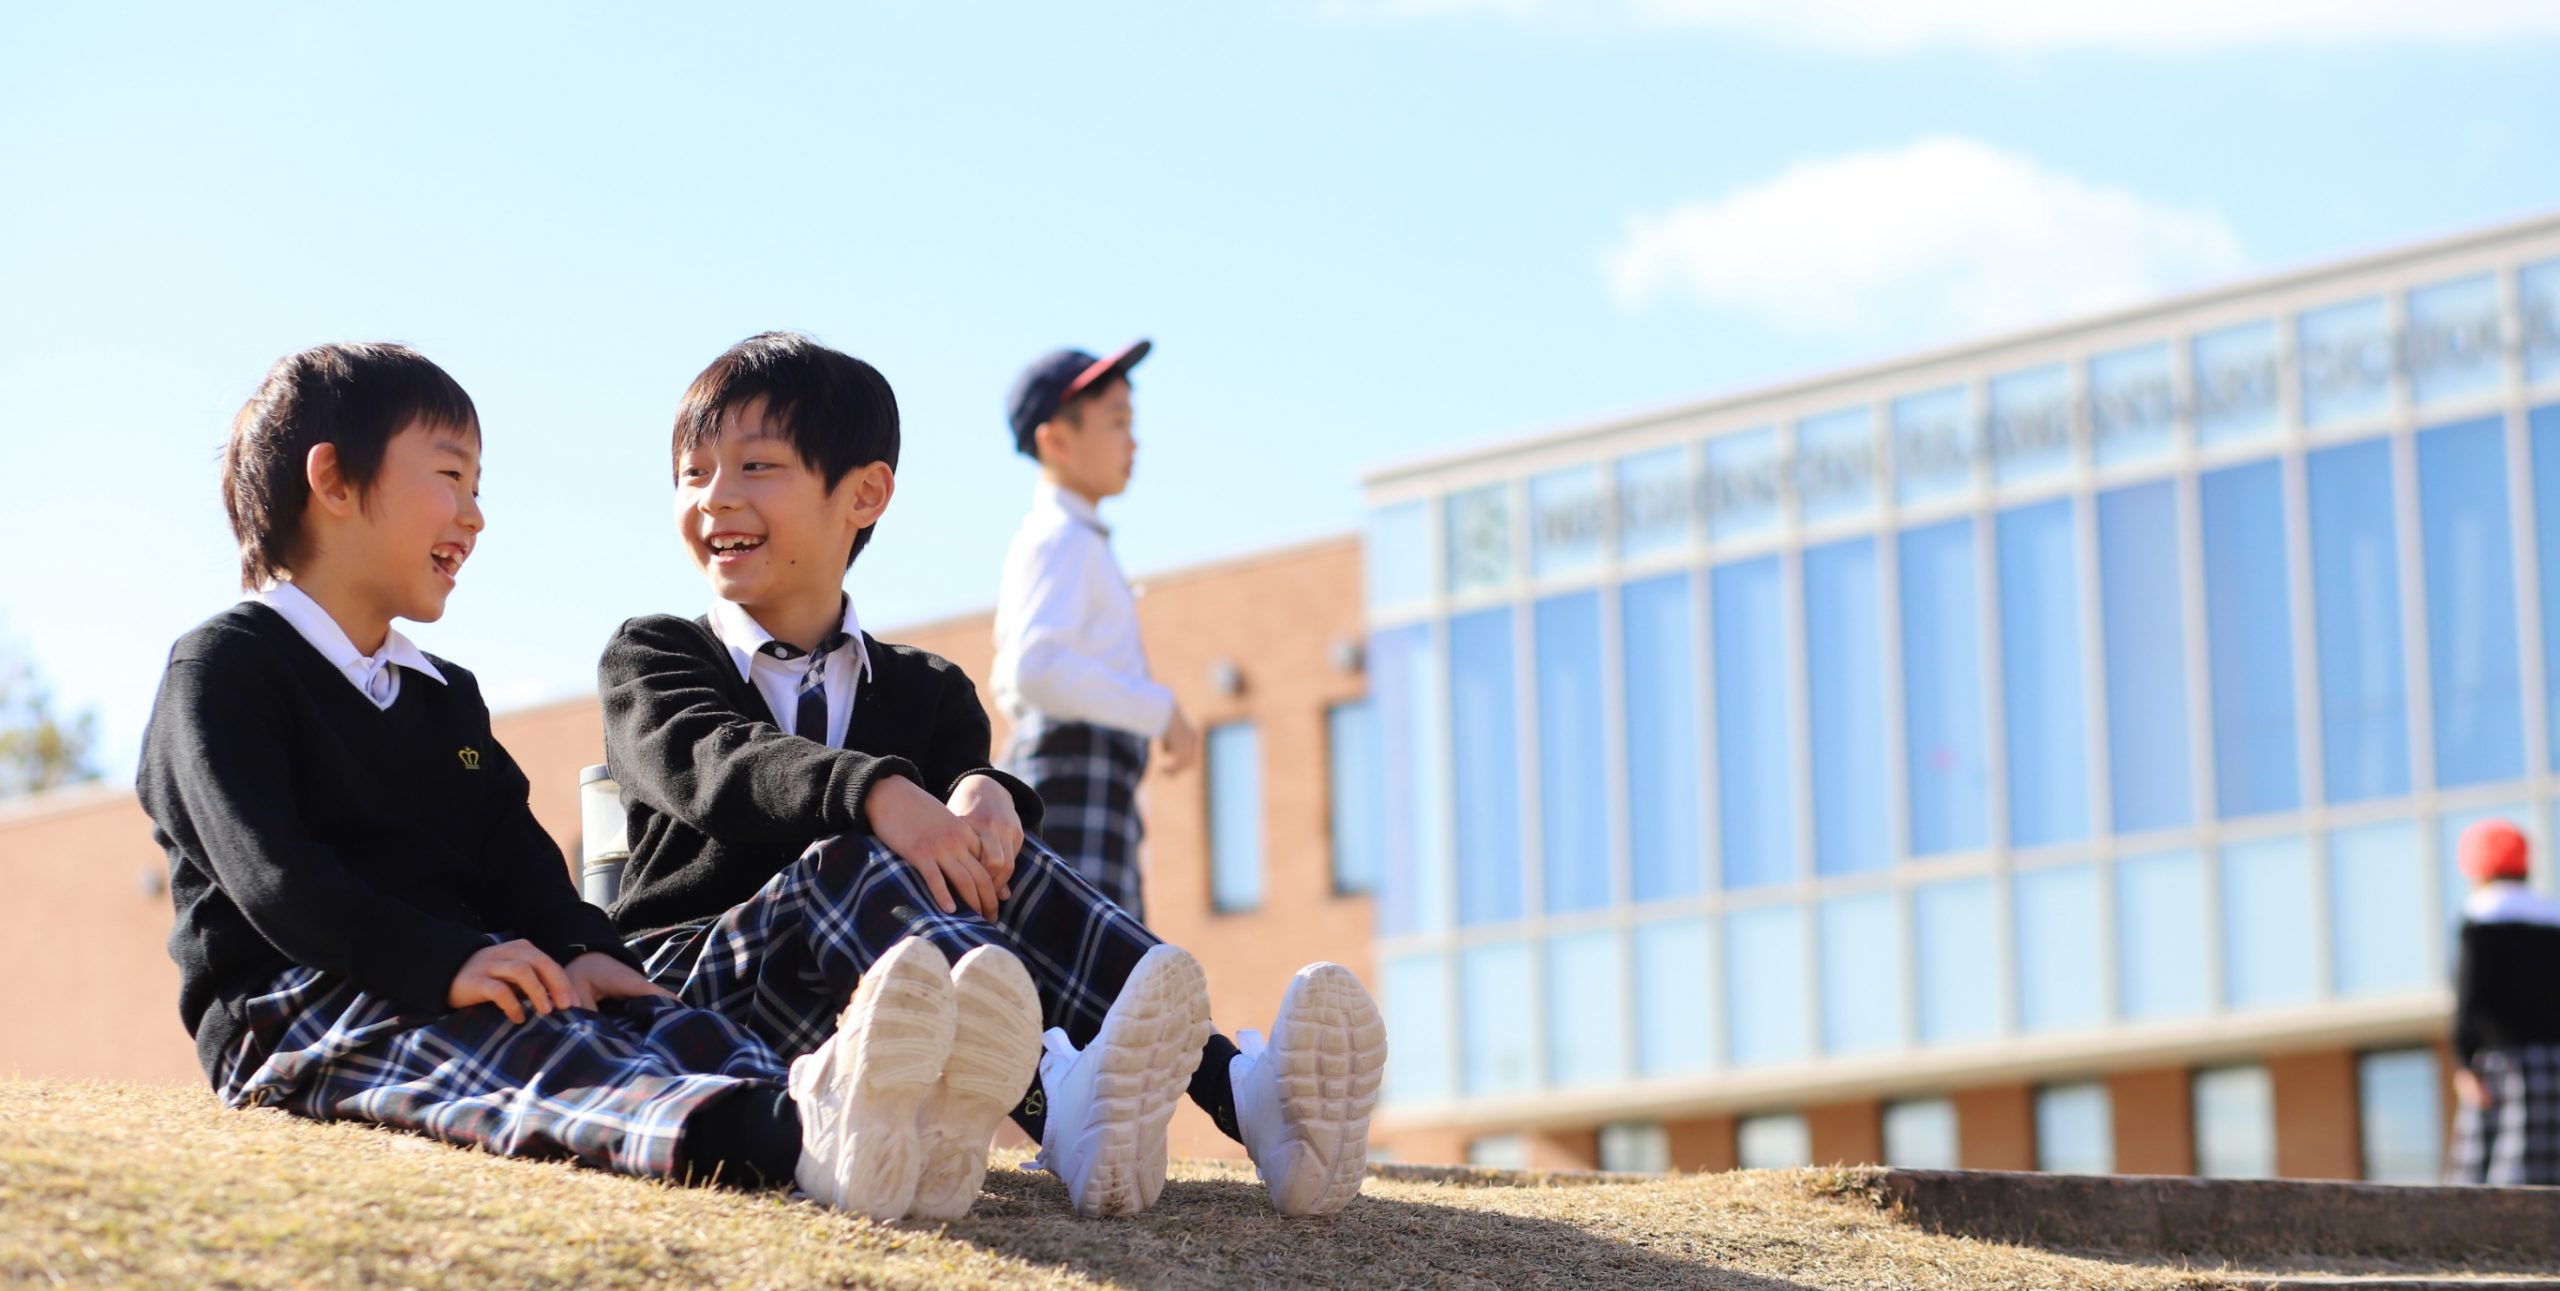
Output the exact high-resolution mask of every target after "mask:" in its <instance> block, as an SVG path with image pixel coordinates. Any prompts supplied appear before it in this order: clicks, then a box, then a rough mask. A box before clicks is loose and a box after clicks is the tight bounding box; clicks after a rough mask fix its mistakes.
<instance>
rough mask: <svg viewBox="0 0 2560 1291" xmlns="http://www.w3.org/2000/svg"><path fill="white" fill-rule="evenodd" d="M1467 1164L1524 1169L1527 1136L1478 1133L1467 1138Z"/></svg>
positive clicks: (1527, 1152)
mask: <svg viewBox="0 0 2560 1291" xmlns="http://www.w3.org/2000/svg"><path fill="white" fill-rule="evenodd" d="M1467 1164H1468V1165H1471V1166H1475V1167H1477V1168H1479V1169H1484V1170H1526V1169H1528V1168H1529V1136H1528V1135H1526V1134H1480V1135H1478V1136H1476V1137H1475V1138H1472V1139H1469V1140H1467Z"/></svg>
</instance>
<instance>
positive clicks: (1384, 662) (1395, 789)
mask: <svg viewBox="0 0 2560 1291" xmlns="http://www.w3.org/2000/svg"><path fill="white" fill-rule="evenodd" d="M1441 687H1442V672H1441V666H1440V657H1439V654H1438V652H1437V651H1436V650H1435V649H1433V645H1432V639H1431V626H1430V625H1429V624H1423V623H1417V624H1414V625H1412V626H1410V627H1402V628H1392V629H1389V630H1387V631H1384V632H1380V633H1378V634H1376V635H1374V636H1372V637H1370V638H1369V698H1370V702H1372V703H1374V704H1376V705H1377V723H1378V758H1379V762H1378V798H1379V817H1380V820H1381V823H1382V824H1383V825H1384V827H1385V830H1386V832H1385V835H1384V838H1385V849H1384V850H1385V855H1386V872H1385V874H1384V875H1383V876H1382V880H1381V884H1380V889H1379V892H1378V931H1379V932H1381V933H1384V934H1388V935H1393V934H1397V933H1408V932H1436V931H1439V930H1441V929H1445V928H1447V927H1448V926H1449V914H1450V905H1449V895H1450V859H1451V858H1450V854H1449V826H1448V802H1449V738H1448V734H1447V731H1448V723H1447V718H1446V716H1445V713H1446V711H1447V699H1446V697H1445V695H1444V694H1443V692H1442V689H1441Z"/></svg>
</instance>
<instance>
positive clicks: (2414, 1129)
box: [2356, 1049, 2444, 1184]
mask: <svg viewBox="0 0 2560 1291" xmlns="http://www.w3.org/2000/svg"><path fill="white" fill-rule="evenodd" d="M2443 1098H2444V1072H2443V1069H2442V1068H2441V1067H2439V1066H2438V1065H2437V1062H2436V1054H2435V1050H2433V1049H2388V1050H2384V1051H2382V1052H2380V1053H2367V1054H2359V1055H2357V1057H2356V1110H2357V1115H2356V1127H2357V1137H2358V1138H2359V1139H2361V1140H2362V1142H2361V1144H2360V1146H2361V1147H2362V1149H2363V1152H2362V1156H2363V1158H2364V1177H2365V1181H2366V1182H2367V1183H2424V1184H2432V1183H2435V1182H2437V1181H2438V1179H2439V1171H2440V1170H2441V1168H2442V1162H2443V1161H2444V1111H2443Z"/></svg>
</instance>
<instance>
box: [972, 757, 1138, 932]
mask: <svg viewBox="0 0 2560 1291" xmlns="http://www.w3.org/2000/svg"><path fill="white" fill-rule="evenodd" d="M998 765H1000V766H1002V767H1003V768H1004V769H1005V770H1007V771H1010V772H1012V773H1013V774H1014V775H1015V776H1017V777H1020V778H1021V780H1022V782H1023V783H1025V784H1028V785H1030V786H1031V788H1032V791H1033V792H1035V793H1037V794H1039V795H1040V806H1041V820H1040V836H1041V838H1042V839H1043V840H1045V841H1046V842H1047V843H1048V845H1049V846H1050V847H1051V848H1052V849H1054V850H1055V851H1056V852H1057V854H1058V855H1060V856H1063V857H1065V858H1066V859H1067V863H1068V864H1070V865H1072V866H1074V867H1075V870H1076V873H1078V874H1081V875H1083V876H1084V877H1085V879H1086V881H1087V882H1090V883H1091V884H1093V886H1094V887H1095V888H1097V889H1100V890H1101V892H1102V894H1103V895H1105V896H1107V897H1110V898H1111V899H1112V901H1113V902H1115V903H1116V904H1118V905H1119V907H1120V908H1121V909H1123V910H1126V911H1128V912H1129V913H1130V914H1131V915H1133V916H1135V917H1136V918H1137V919H1138V920H1139V921H1141V922H1144V921H1145V919H1146V917H1147V907H1146V896H1145V893H1144V891H1143V890H1142V884H1141V879H1140V875H1139V872H1138V844H1139V843H1140V842H1142V841H1144V839H1145V838H1146V827H1145V826H1144V825H1143V824H1142V823H1141V822H1140V821H1139V819H1138V781H1140V780H1141V779H1143V778H1145V776H1146V774H1147V739H1146V737H1145V736H1143V735H1139V734H1137V733H1135V732H1133V731H1121V730H1114V729H1112V728H1110V727H1108V726H1096V725H1094V724H1092V723H1091V722H1055V723H1051V722H1042V721H1038V720H1036V719H1035V720H1032V721H1027V722H1024V723H1023V724H1022V726H1021V727H1020V728H1019V729H1017V730H1015V731H1014V733H1013V737H1012V738H1011V739H1010V740H1008V741H1006V743H1005V749H1004V756H1003V757H1002V758H1001V759H999V760H998Z"/></svg>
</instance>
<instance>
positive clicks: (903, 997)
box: [790, 937, 952, 1219]
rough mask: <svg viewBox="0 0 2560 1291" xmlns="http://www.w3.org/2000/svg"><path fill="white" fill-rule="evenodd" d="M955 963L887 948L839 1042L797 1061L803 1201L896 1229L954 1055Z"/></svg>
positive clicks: (909, 943)
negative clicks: (933, 1098)
mask: <svg viewBox="0 0 2560 1291" xmlns="http://www.w3.org/2000/svg"><path fill="white" fill-rule="evenodd" d="M951 1032H952V1003H951V961H949V960H947V959H944V958H943V957H942V952H941V951H939V950H936V949H935V948H934V946H933V943H932V942H929V941H925V940H923V939H922V938H918V937H909V938H907V939H906V940H905V941H902V942H899V943H898V944H897V945H895V946H892V947H890V948H889V953H888V954H886V955H883V956H881V957H880V960H879V962H878V963H875V964H873V965H872V966H871V971H870V972H867V973H864V974H863V975H862V981H861V983H860V984H859V985H857V986H855V987H854V990H853V1000H852V1002H851V1003H849V1004H847V1005H845V1009H844V1015H843V1017H841V1018H839V1019H838V1020H837V1022H836V1033H835V1034H834V1035H833V1036H831V1037H829V1038H828V1040H827V1042H826V1043H825V1044H823V1045H820V1046H819V1047H818V1048H817V1049H816V1050H815V1051H814V1052H811V1053H807V1054H803V1055H801V1056H800V1057H798V1058H794V1059H792V1061H791V1081H790V1089H791V1101H792V1102H794V1103H796V1104H798V1105H799V1109H800V1165H799V1168H798V1169H797V1170H795V1171H794V1172H793V1174H794V1177H795V1178H796V1179H797V1180H798V1181H799V1184H800V1188H801V1190H802V1191H804V1192H806V1193H808V1194H809V1195H810V1196H811V1197H814V1198H816V1199H818V1200H819V1201H822V1202H825V1203H826V1204H828V1205H830V1206H835V1207H839V1208H841V1209H844V1210H850V1211H852V1212H854V1213H855V1214H859V1215H869V1216H870V1217H872V1218H873V1219H896V1218H898V1217H899V1216H901V1215H904V1214H906V1213H907V1207H908V1206H909V1205H911V1204H913V1203H914V1201H915V1196H916V1175H917V1171H918V1166H919V1160H920V1157H919V1150H918V1147H919V1145H918V1143H917V1141H916V1107H917V1105H918V1104H919V1103H922V1102H923V1101H924V1096H925V1095H926V1094H927V1093H928V1092H930V1091H931V1090H932V1089H933V1083H934V1078H935V1077H936V1076H939V1075H940V1074H941V1073H942V1063H943V1059H944V1058H946V1057H948V1056H949V1055H950V1053H951Z"/></svg>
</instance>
